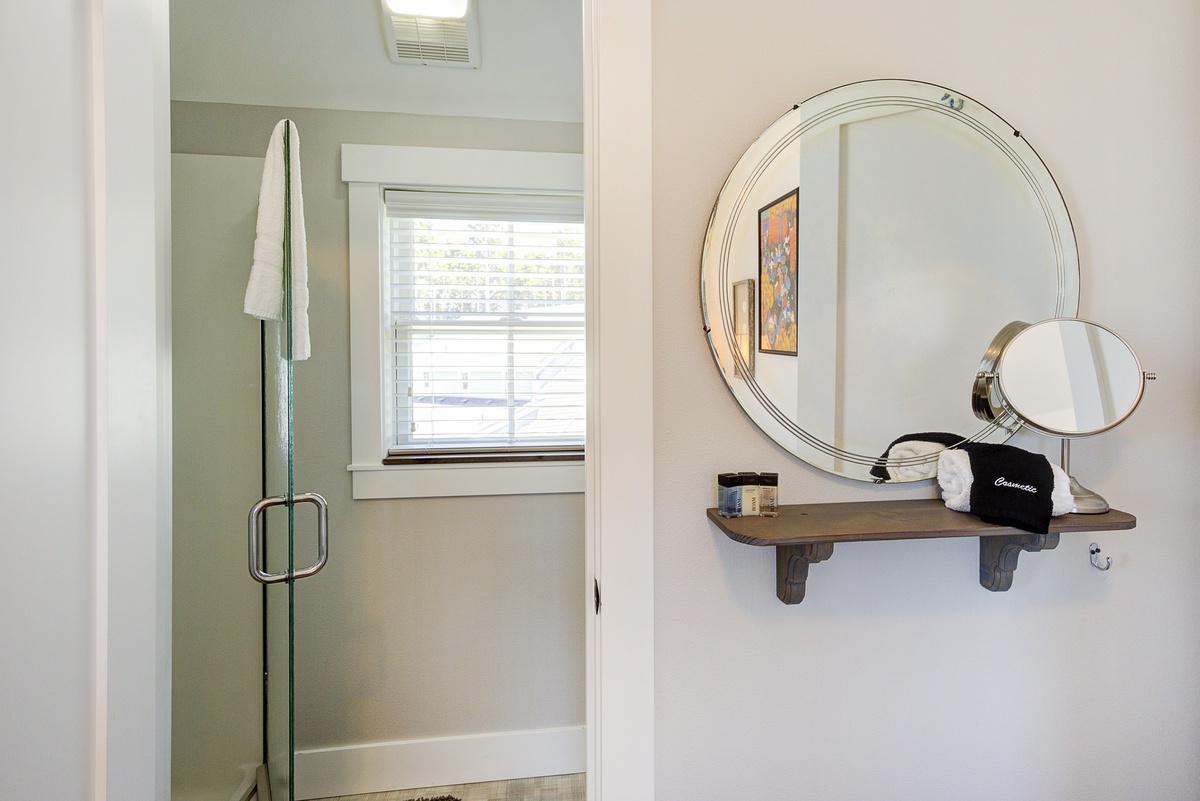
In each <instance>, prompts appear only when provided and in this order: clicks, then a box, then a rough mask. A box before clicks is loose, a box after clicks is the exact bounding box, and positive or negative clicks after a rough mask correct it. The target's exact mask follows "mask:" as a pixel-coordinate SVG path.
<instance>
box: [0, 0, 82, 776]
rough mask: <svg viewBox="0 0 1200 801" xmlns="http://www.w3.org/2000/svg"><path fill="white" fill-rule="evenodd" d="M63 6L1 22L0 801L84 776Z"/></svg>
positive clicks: (72, 32) (77, 90)
mask: <svg viewBox="0 0 1200 801" xmlns="http://www.w3.org/2000/svg"><path fill="white" fill-rule="evenodd" d="M76 5H77V4H75V3H69V2H57V3H45V4H39V5H36V6H32V5H31V6H23V7H21V8H19V9H18V8H16V7H6V9H5V11H4V13H3V16H2V17H0V68H2V69H3V72H4V74H5V75H8V76H16V75H20V74H29V75H31V78H30V79H29V80H26V81H17V80H11V79H8V80H5V81H3V82H2V83H0V104H2V107H3V108H4V110H5V111H4V115H5V119H6V120H7V121H6V122H5V124H4V125H3V126H0V148H2V149H0V152H3V153H5V154H6V155H5V156H4V172H5V179H4V180H3V181H2V182H0V197H3V208H4V209H5V213H4V214H3V215H2V216H0V234H2V236H3V241H4V242H5V246H4V257H3V262H2V263H3V273H4V279H5V284H6V285H7V288H6V291H5V292H4V293H3V294H0V304H2V309H3V311H2V313H0V348H2V349H3V350H2V353H3V356H2V359H3V362H2V364H3V375H4V378H3V380H2V381H0V408H3V409H4V414H3V416H2V417H0V426H2V431H3V434H2V435H0V438H2V440H3V442H4V449H3V457H0V458H2V459H3V462H2V464H3V482H2V484H3V498H4V506H5V521H4V526H3V528H4V537H3V540H4V543H5V550H6V551H7V552H8V553H7V555H6V557H5V558H4V559H3V560H0V601H2V602H3V605H4V608H5V609H7V610H9V612H8V613H7V614H4V615H2V616H0V644H2V645H0V654H2V656H0V665H2V666H3V667H0V675H2V676H3V680H0V709H3V710H4V713H3V716H4V720H5V722H4V725H3V726H2V727H0V752H2V753H4V754H5V758H4V760H5V763H6V764H8V765H10V766H13V767H15V766H17V765H21V766H25V767H23V768H22V769H20V770H15V769H11V768H10V769H7V770H4V771H3V772H0V795H2V796H4V797H5V798H35V797H38V796H53V797H58V798H82V797H83V796H84V794H85V792H86V791H87V788H88V781H89V776H90V771H89V760H90V758H91V753H90V733H91V732H90V728H89V722H90V704H91V699H90V682H91V676H92V663H91V652H92V649H91V642H90V633H91V631H92V598H91V596H92V593H91V589H90V587H91V567H92V561H91V553H90V548H91V536H90V534H91V504H90V503H89V501H88V499H89V497H90V495H91V485H92V480H91V467H92V465H91V463H90V460H89V458H88V442H89V436H90V428H91V425H90V424H91V416H90V409H89V402H90V400H91V398H90V394H89V384H88V364H89V361H90V357H91V353H90V347H89V344H88V342H89V334H90V325H89V290H90V286H89V278H90V276H89V258H90V252H89V247H88V244H89V243H88V224H89V214H88V197H87V195H86V194H85V193H84V192H80V191H76V192H72V193H66V194H64V193H63V192H62V191H61V187H63V186H75V187H77V188H78V185H79V178H80V176H84V175H87V173H88V171H89V164H88V155H89V154H88V140H87V129H88V117H87V98H88V85H87V83H86V80H87V66H88V65H87V61H86V58H85V56H84V54H85V53H86V50H87V34H88V32H87V29H86V27H85V26H84V25H83V23H82V21H81V20H80V19H79V18H78V17H77V16H75V15H74V14H73V11H74V10H75V6H76ZM31 65H36V67H33V66H31ZM32 76H36V77H32ZM51 89H52V90H51ZM15 154H20V158H15V157H14V156H15Z"/></svg>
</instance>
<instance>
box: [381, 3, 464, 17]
mask: <svg viewBox="0 0 1200 801" xmlns="http://www.w3.org/2000/svg"><path fill="white" fill-rule="evenodd" d="M385 2H386V3H387V7H388V10H390V11H391V12H392V13H393V14H401V15H403V16H406V17H429V18H432V19H462V18H463V17H465V16H466V15H467V8H468V6H469V5H470V2H469V0H385Z"/></svg>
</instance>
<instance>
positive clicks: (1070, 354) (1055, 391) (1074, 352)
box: [975, 320, 1145, 437]
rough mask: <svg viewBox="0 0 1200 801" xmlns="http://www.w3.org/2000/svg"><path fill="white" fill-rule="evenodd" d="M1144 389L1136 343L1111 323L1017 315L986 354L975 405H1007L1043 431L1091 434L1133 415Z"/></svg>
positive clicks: (988, 411) (994, 416) (1000, 410)
mask: <svg viewBox="0 0 1200 801" xmlns="http://www.w3.org/2000/svg"><path fill="white" fill-rule="evenodd" d="M992 382H994V383H992ZM1144 389H1145V374H1144V373H1143V372H1142V368H1141V365H1140V364H1139V363H1138V358H1137V356H1136V355H1135V354H1134V352H1133V349H1132V348H1130V347H1129V345H1128V344H1126V342H1125V340H1123V339H1121V337H1119V336H1117V335H1116V334H1115V333H1113V332H1112V331H1110V330H1109V329H1107V328H1105V327H1104V326H1102V325H1098V324H1096V323H1091V322H1088V321H1086V320H1044V321H1042V322H1040V323H1035V324H1033V325H1028V324H1026V323H1012V324H1010V325H1008V326H1005V328H1004V329H1003V330H1002V331H1001V332H1000V334H998V335H997V337H996V339H995V340H994V341H993V343H992V345H991V347H989V348H988V351H987V354H986V355H985V356H984V362H983V364H982V365H981V370H980V373H979V377H978V378H977V379H976V389H975V405H976V408H977V409H979V410H983V411H984V412H985V413H984V414H978V413H977V416H979V417H981V418H982V419H984V420H989V421H991V420H998V419H1000V418H1001V415H1003V414H1006V413H1007V414H1010V415H1012V416H1013V417H1015V418H1016V420H1017V421H1019V422H1021V423H1023V424H1025V425H1028V426H1029V427H1030V428H1033V429H1034V430H1036V431H1040V432H1041V433H1043V434H1049V435H1051V436H1056V437H1089V436H1092V435H1093V434H1099V433H1101V432H1103V431H1107V430H1109V429H1110V428H1112V427H1114V426H1116V425H1118V424H1119V423H1121V422H1122V421H1124V420H1125V418H1127V417H1129V415H1130V414H1132V413H1133V410H1134V409H1135V408H1137V405H1138V403H1139V402H1140V401H1141V399H1142V393H1143V391H1144ZM981 393H982V394H981Z"/></svg>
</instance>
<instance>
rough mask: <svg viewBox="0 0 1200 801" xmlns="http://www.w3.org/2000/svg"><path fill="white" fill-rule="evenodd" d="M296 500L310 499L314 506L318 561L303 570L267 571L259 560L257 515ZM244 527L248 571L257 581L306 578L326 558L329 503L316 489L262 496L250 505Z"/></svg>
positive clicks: (293, 502)
mask: <svg viewBox="0 0 1200 801" xmlns="http://www.w3.org/2000/svg"><path fill="white" fill-rule="evenodd" d="M298 503H311V504H313V505H315V506H316V507H317V561H316V562H314V563H313V564H311V565H309V566H308V567H306V568H304V569H303V570H295V571H288V570H284V571H283V572H280V573H268V572H266V570H264V569H263V568H262V567H261V566H260V564H259V550H260V546H259V540H260V537H259V533H258V531H259V529H258V521H259V517H260V516H261V515H262V513H263V512H265V511H266V510H267V509H269V508H271V507H272V506H288V505H294V504H298ZM247 528H248V530H249V540H250V575H251V576H252V577H253V578H254V580H255V581H257V582H259V583H260V584H276V583H278V582H281V581H288V580H289V579H302V578H306V577H308V576H311V575H313V574H314V573H316V572H318V571H319V570H320V569H321V568H323V567H325V563H326V562H327V561H329V504H328V503H327V502H326V501H325V499H324V498H322V497H321V496H320V495H318V494H317V493H315V492H305V493H300V494H296V495H293V496H292V497H291V499H290V500H289V499H288V496H286V495H275V496H272V497H270V498H263V499H262V500H260V501H259V502H258V503H256V504H254V506H252V507H250V515H249V517H248V520H247Z"/></svg>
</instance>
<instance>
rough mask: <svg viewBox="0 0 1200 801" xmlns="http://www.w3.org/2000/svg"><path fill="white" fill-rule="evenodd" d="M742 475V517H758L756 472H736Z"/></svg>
mask: <svg viewBox="0 0 1200 801" xmlns="http://www.w3.org/2000/svg"><path fill="white" fill-rule="evenodd" d="M738 475H739V476H741V477H742V517H758V507H759V501H758V495H759V493H758V490H759V487H758V473H749V472H742V473H738Z"/></svg>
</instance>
